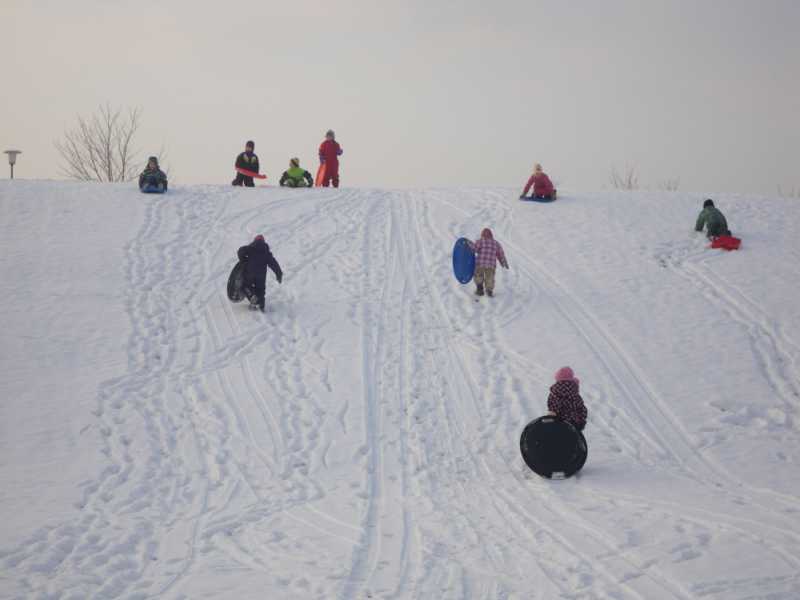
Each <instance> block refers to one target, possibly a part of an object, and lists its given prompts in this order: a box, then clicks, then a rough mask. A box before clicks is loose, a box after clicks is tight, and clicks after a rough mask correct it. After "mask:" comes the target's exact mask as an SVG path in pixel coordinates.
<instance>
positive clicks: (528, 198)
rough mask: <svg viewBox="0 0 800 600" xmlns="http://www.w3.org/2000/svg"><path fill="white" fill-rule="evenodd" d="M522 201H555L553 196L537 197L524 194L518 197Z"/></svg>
mask: <svg viewBox="0 0 800 600" xmlns="http://www.w3.org/2000/svg"><path fill="white" fill-rule="evenodd" d="M520 200H522V201H523V202H545V203H546V202H555V201H556V199H555V198H537V197H536V196H525V197H524V198H520Z"/></svg>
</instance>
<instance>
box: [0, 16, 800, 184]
mask: <svg viewBox="0 0 800 600" xmlns="http://www.w3.org/2000/svg"><path fill="white" fill-rule="evenodd" d="M798 25H800V2H799V1H797V0H758V1H757V0H752V1H742V0H686V1H683V0H673V1H666V0H664V1H661V0H652V1H651V0H630V1H618V0H613V1H599V0H586V1H580V0H571V1H569V2H564V1H560V0H554V1H535V0H520V1H516V0H514V1H506V2H503V1H492V2H490V1H487V0H480V1H472V0H464V1H460V2H450V1H437V0H396V1H393V2H383V1H381V0H364V1H362V0H344V1H333V0H332V1H330V2H318V1H308V0H282V1H277V2H276V1H271V0H260V1H257V2H250V1H249V0H237V1H235V2H221V1H219V0H214V1H213V2H212V1H204V0H175V1H171V0H159V1H153V0H138V1H135V2H133V1H131V2H129V1H122V0H116V1H114V0H102V1H101V0H69V1H62V0H0V39H2V40H3V42H4V43H3V46H4V48H3V51H4V52H5V54H6V56H7V57H8V56H9V55H10V60H9V59H8V58H7V59H6V60H4V61H3V62H2V79H0V81H2V83H0V86H1V87H2V90H3V91H2V93H0V146H1V148H0V149H2V150H4V149H6V148H9V147H19V148H20V149H21V150H23V151H24V154H23V155H22V156H21V157H20V158H19V163H18V166H17V169H16V174H17V176H19V177H25V178H58V177H61V175H60V168H59V167H60V163H59V157H58V155H57V153H56V151H55V149H54V147H53V141H54V140H55V139H56V138H58V137H60V135H61V133H62V132H63V130H64V129H65V128H66V127H69V126H71V125H72V124H73V123H74V121H75V117H76V115H77V114H89V113H91V112H92V111H93V110H94V109H95V107H97V106H98V105H99V104H101V103H105V102H110V103H112V104H113V105H118V106H136V107H141V108H142V109H143V111H144V112H143V118H144V123H143V127H142V129H141V133H140V136H139V146H140V147H141V150H142V152H143V153H144V154H147V153H150V152H156V151H157V150H158V149H159V148H160V147H161V146H162V144H163V145H165V146H166V147H167V149H168V152H169V162H170V164H171V166H172V168H173V179H174V181H175V182H176V183H216V182H229V181H230V180H231V179H232V178H233V161H234V158H235V156H236V154H237V153H238V152H240V151H241V150H242V149H243V145H244V142H245V141H246V140H247V139H254V140H255V142H256V153H257V154H259V156H260V158H261V165H262V171H264V172H266V173H267V174H268V175H269V176H270V177H271V179H272V181H273V182H275V181H276V180H277V178H278V176H279V175H280V173H281V172H282V171H283V170H284V169H285V168H286V167H287V166H288V160H289V158H290V157H292V156H299V157H300V158H301V161H302V163H303V165H304V166H306V167H307V168H309V169H310V170H313V169H314V168H315V166H316V163H317V161H316V149H317V146H318V145H319V143H320V141H321V140H322V137H323V134H324V132H325V130H326V129H328V128H333V129H335V130H336V132H337V138H338V140H339V142H340V143H341V144H342V146H343V148H344V150H345V154H344V156H343V160H342V165H341V174H342V183H343V185H345V186H346V185H354V186H356V185H357V186H377V187H423V186H425V187H427V186H437V187H440V186H443V187H450V186H464V185H467V186H469V185H496V184H508V185H514V186H517V185H518V186H520V187H521V186H522V185H523V184H524V182H525V180H526V178H527V176H528V174H529V173H530V170H531V167H532V165H533V163H534V162H535V161H539V162H541V163H542V164H543V165H544V167H545V171H547V172H548V173H549V174H550V175H551V177H552V178H553V179H554V180H555V181H556V182H557V183H558V184H559V185H560V186H561V187H562V188H572V189H580V190H591V189H603V188H604V187H608V179H609V172H610V171H611V168H612V166H614V165H616V166H617V167H618V168H620V169H622V168H624V167H625V165H632V166H634V167H636V168H637V169H638V172H639V174H640V180H641V181H642V183H643V184H644V185H645V186H652V187H657V186H658V185H659V184H660V183H662V182H663V181H665V180H668V179H676V178H679V179H680V188H681V189H682V190H695V191H708V192H712V191H742V192H759V191H761V192H764V193H767V194H774V193H775V191H776V189H777V187H778V186H782V187H783V188H784V189H789V188H792V187H794V188H800V160H798V158H800V31H799V30H798ZM0 173H2V174H3V175H4V176H5V173H6V171H3V170H0Z"/></svg>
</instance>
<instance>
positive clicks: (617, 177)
mask: <svg viewBox="0 0 800 600" xmlns="http://www.w3.org/2000/svg"><path fill="white" fill-rule="evenodd" d="M609 180H610V182H611V186H612V187H613V188H614V189H616V190H625V191H631V190H638V189H639V174H638V173H637V172H636V167H630V166H628V167H625V171H624V172H623V173H620V172H619V171H617V167H611V175H610V177H609Z"/></svg>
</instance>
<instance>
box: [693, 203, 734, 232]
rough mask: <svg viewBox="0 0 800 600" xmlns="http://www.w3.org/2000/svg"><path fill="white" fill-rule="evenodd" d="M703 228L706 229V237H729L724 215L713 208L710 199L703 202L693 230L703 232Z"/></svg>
mask: <svg viewBox="0 0 800 600" xmlns="http://www.w3.org/2000/svg"><path fill="white" fill-rule="evenodd" d="M703 227H707V228H708V232H707V233H706V235H707V236H708V237H709V238H715V237H720V236H722V235H731V232H730V230H729V229H728V221H727V220H726V219H725V215H723V214H722V211H720V210H719V209H718V208H716V207H715V206H714V201H713V200H712V199H711V198H709V199H708V200H706V201H705V202H703V210H702V211H701V212H700V214H699V215H698V217H697V222H696V223H695V225H694V230H695V231H703Z"/></svg>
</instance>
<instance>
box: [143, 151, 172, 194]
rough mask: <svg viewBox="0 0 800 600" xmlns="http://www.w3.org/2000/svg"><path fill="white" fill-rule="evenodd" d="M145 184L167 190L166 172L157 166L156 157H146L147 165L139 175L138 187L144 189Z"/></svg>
mask: <svg viewBox="0 0 800 600" xmlns="http://www.w3.org/2000/svg"><path fill="white" fill-rule="evenodd" d="M145 186H152V187H156V188H158V189H160V190H164V191H165V192H166V191H167V174H166V173H164V171H162V170H161V168H160V167H159V166H158V158H157V157H155V156H151V157H150V158H148V159H147V166H146V167H145V168H144V171H142V173H141V175H139V189H140V190H141V189H144V187H145Z"/></svg>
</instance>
